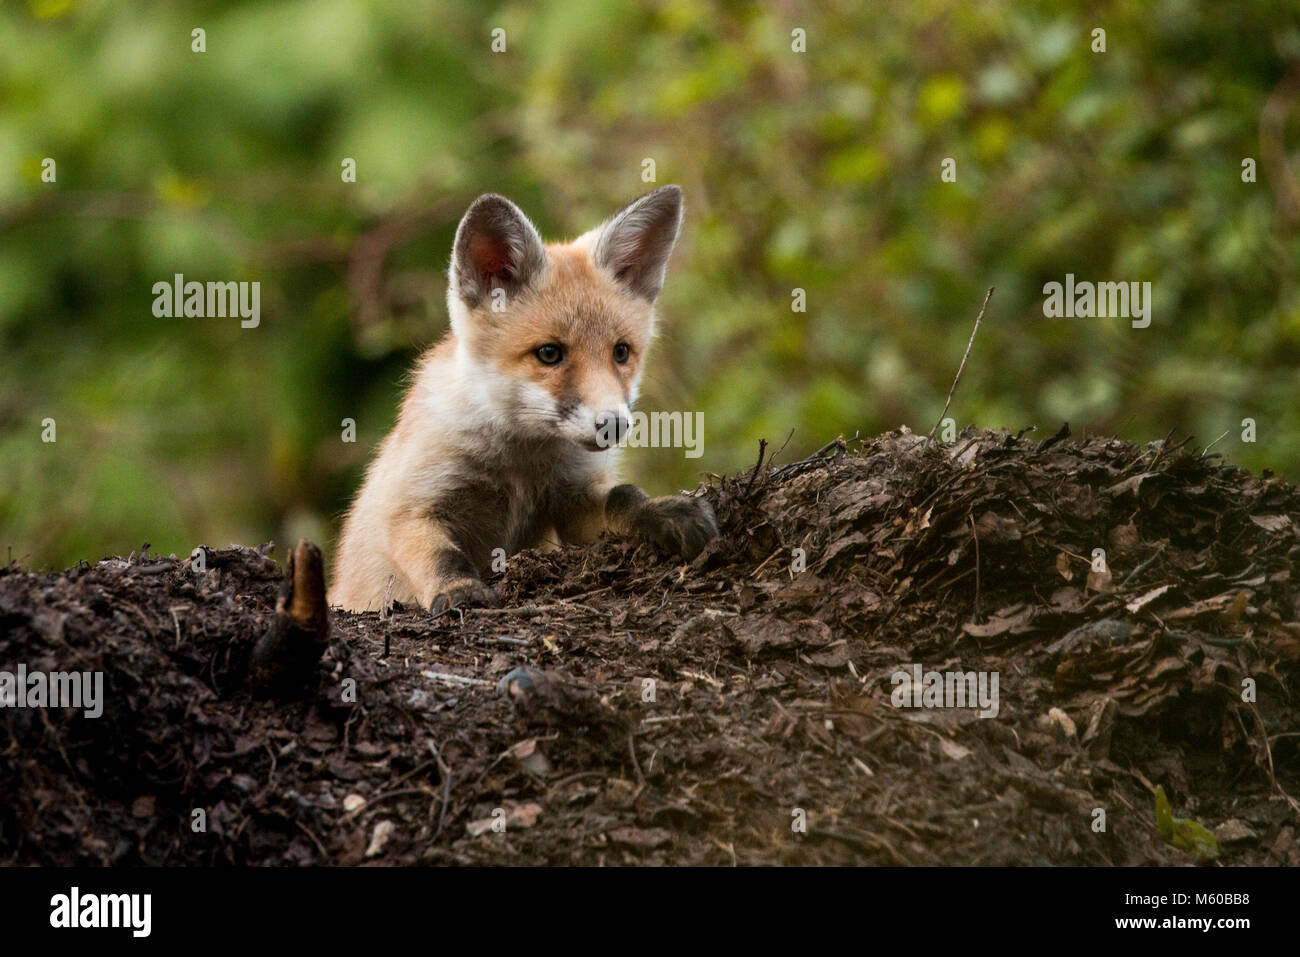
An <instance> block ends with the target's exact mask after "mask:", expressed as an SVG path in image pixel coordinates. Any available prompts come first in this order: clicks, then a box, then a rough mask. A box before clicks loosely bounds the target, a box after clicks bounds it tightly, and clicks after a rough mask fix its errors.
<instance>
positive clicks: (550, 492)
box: [329, 186, 718, 613]
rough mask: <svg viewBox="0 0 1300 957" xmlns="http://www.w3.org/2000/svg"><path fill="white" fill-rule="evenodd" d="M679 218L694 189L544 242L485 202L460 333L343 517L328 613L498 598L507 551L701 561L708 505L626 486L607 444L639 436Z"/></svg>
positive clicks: (442, 351)
mask: <svg viewBox="0 0 1300 957" xmlns="http://www.w3.org/2000/svg"><path fill="white" fill-rule="evenodd" d="M681 221H682V191H681V190H680V189H679V188H678V187H676V186H664V187H661V188H660V189H656V190H654V191H653V192H651V193H648V194H646V195H645V196H643V197H641V198H640V199H639V200H637V201H636V202H634V203H632V204H631V205H630V206H627V207H625V208H624V209H622V210H620V211H619V212H617V213H615V214H614V215H613V216H612V217H610V218H609V219H608V220H606V221H605V222H604V223H603V224H602V225H600V226H598V227H597V228H595V229H593V230H591V231H590V232H588V233H586V234H585V235H583V236H581V237H579V238H578V239H576V240H574V241H573V242H571V243H556V244H551V245H544V244H543V243H542V240H541V238H540V237H539V236H538V234H537V230H536V229H535V228H534V227H533V224H532V223H530V222H529V221H528V219H527V217H525V216H524V214H523V213H522V212H520V210H519V208H518V207H516V206H515V205H514V203H512V202H510V201H509V200H508V199H505V198H504V197H501V196H496V195H492V194H488V195H485V196H480V197H479V198H478V199H477V200H475V201H474V203H473V204H472V205H471V206H470V208H469V210H468V211H467V212H466V213H465V217H464V218H463V219H462V220H461V222H460V226H459V227H458V228H457V230H456V239H455V242H454V244H453V246H452V256H451V270H450V282H449V284H448V289H447V308H448V311H449V313H450V315H451V331H450V332H449V333H448V334H447V336H446V337H445V338H444V339H443V340H442V341H441V342H440V343H439V344H438V345H437V346H435V347H434V348H433V349H430V350H429V351H428V352H426V353H425V354H424V355H423V356H422V357H421V359H420V361H419V364H418V366H417V368H416V371H415V375H414V381H413V382H412V384H411V386H410V388H409V390H408V391H407V393H406V397H405V398H404V399H403V401H402V406H401V411H400V413H399V415H398V420H397V425H396V427H395V428H394V429H393V431H392V432H391V433H389V435H388V436H387V438H385V439H384V441H383V443H382V444H381V445H380V448H379V455H378V457H377V458H376V459H375V460H374V462H373V463H372V464H371V466H370V469H369V471H368V472H367V474H366V481H365V484H364V485H363V486H362V489H361V492H360V494H359V495H357V497H356V500H355V501H354V502H353V503H352V508H351V510H350V511H349V512H348V516H347V520H346V522H345V523H344V526H343V535H342V538H341V540H340V544H339V549H338V560H337V562H336V564H335V569H334V581H333V585H332V587H331V589H330V593H329V601H330V604H331V605H336V606H341V607H343V608H345V609H348V610H350V611H365V610H368V609H377V608H379V607H380V605H381V603H382V602H383V600H384V598H385V595H386V594H389V595H390V596H391V598H393V599H395V600H397V601H401V602H412V601H414V602H418V603H419V604H420V605H421V606H423V607H424V608H426V609H429V610H430V611H432V612H434V613H441V612H442V611H445V610H446V609H448V608H452V607H455V606H457V605H475V604H477V605H484V604H488V605H494V604H497V597H496V594H495V593H494V592H493V591H492V589H491V588H489V587H488V586H487V585H486V584H485V583H484V582H483V580H482V579H481V578H480V572H481V571H482V570H483V569H485V568H487V567H488V566H489V565H490V564H491V562H492V559H493V557H494V552H495V553H496V555H498V556H499V555H500V554H501V553H499V552H496V549H498V548H500V549H504V554H506V555H512V554H514V553H515V552H517V551H519V550H520V549H524V548H531V547H534V546H539V545H541V546H545V545H553V544H560V543H577V544H581V543H585V542H590V541H592V540H593V539H595V538H596V537H597V536H599V535H600V534H601V532H602V531H603V530H605V529H606V528H609V529H610V530H611V531H613V532H614V533H615V534H619V535H626V536H631V537H634V538H637V539H640V540H643V541H648V542H650V543H652V544H653V545H655V546H657V547H658V548H660V549H661V550H665V551H669V552H674V553H676V554H678V555H681V556H683V557H686V558H691V557H693V556H694V555H696V554H698V553H699V552H700V550H701V549H703V547H704V545H705V544H706V543H707V542H708V541H709V540H710V539H712V538H715V537H716V536H717V534H718V526H717V520H716V519H715V517H714V514H713V510H712V508H711V507H710V506H709V504H708V502H707V501H705V500H704V499H702V498H694V497H687V496H680V495H674V496H666V497H664V498H653V499H652V498H649V497H648V496H647V495H646V494H645V493H644V492H642V491H641V490H640V489H638V488H636V487H635V486H633V485H619V484H617V479H616V478H615V469H616V466H617V457H618V455H619V450H618V449H617V448H614V447H612V446H614V445H616V444H617V443H616V441H611V437H614V438H615V439H616V438H617V437H618V436H619V435H621V434H625V433H626V431H627V425H628V422H627V409H628V408H629V407H630V406H631V405H632V403H633V402H634V401H635V400H636V394H637V385H638V383H639V381H640V378H641V371H642V367H643V363H644V362H645V356H646V351H647V349H648V348H649V347H650V342H651V339H652V338H653V335H654V326H655V314H654V302H655V299H656V297H658V295H659V290H660V289H661V288H663V282H664V272H665V270H666V268H667V264H668V256H669V254H670V253H671V252H672V249H673V244H674V243H675V242H676V241H677V232H678V229H679V228H680V226H681ZM390 582H391V590H390Z"/></svg>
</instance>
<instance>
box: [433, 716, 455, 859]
mask: <svg viewBox="0 0 1300 957" xmlns="http://www.w3.org/2000/svg"><path fill="white" fill-rule="evenodd" d="M429 750H430V751H432V752H433V760H435V761H437V762H438V770H439V771H440V772H442V809H441V810H439V811H438V827H437V829H436V830H435V831H434V832H433V839H434V840H435V841H436V840H437V839H438V835H440V834H441V833H442V822H443V821H444V820H445V819H446V817H447V805H448V804H450V803H451V768H449V767H447V762H446V761H444V760H443V759H442V755H441V754H439V753H438V746H437V745H436V744H434V743H433V741H430V742H429Z"/></svg>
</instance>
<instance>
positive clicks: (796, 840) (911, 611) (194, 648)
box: [0, 431, 1300, 865]
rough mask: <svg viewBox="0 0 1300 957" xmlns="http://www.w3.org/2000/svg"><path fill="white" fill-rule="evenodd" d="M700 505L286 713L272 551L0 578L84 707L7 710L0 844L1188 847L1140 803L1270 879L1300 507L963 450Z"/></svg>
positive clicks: (1289, 789)
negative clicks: (993, 711) (269, 651)
mask: <svg viewBox="0 0 1300 957" xmlns="http://www.w3.org/2000/svg"><path fill="white" fill-rule="evenodd" d="M703 494H706V495H708V496H709V498H710V500H711V501H712V502H713V503H714V506H715V508H716V511H717V514H718V518H719V522H720V524H721V527H722V529H723V537H722V539H720V540H719V541H718V542H716V543H714V544H713V545H711V546H710V547H709V548H708V549H707V550H706V551H705V553H704V554H703V555H701V556H700V557H699V558H698V559H696V560H695V561H694V562H693V563H691V564H690V565H686V566H680V565H674V564H673V563H672V562H670V561H667V560H664V559H661V558H660V557H658V556H656V555H654V554H652V553H651V552H650V551H649V550H648V549H647V548H645V547H639V548H638V547H634V546H632V545H629V544H626V543H621V542H615V541H602V542H600V543H597V544H596V545H594V546H592V547H589V548H569V549H564V550H561V551H559V552H555V553H552V554H546V555H543V554H536V553H526V554H523V555H519V556H516V557H514V558H512V559H511V560H510V563H509V568H508V570H507V571H506V572H505V573H504V574H503V575H501V576H499V578H498V579H497V580H495V581H494V582H493V584H494V585H495V586H496V588H497V590H498V591H499V592H500V594H501V596H502V598H503V599H504V604H505V607H504V608H503V609H495V610H469V611H465V612H464V613H463V614H462V613H460V612H456V611H453V612H452V613H450V614H449V615H445V616H443V617H441V618H438V619H431V617H430V616H429V615H428V614H427V613H424V612H421V611H419V610H418V609H396V610H394V611H393V613H392V614H391V616H390V617H387V618H386V619H382V618H381V617H380V615H378V614H365V615H351V614H334V615H333V616H332V622H331V630H330V637H329V647H328V650H327V651H326V652H325V654H324V656H323V658H322V659H321V661H320V665H319V669H318V674H315V675H313V679H312V684H311V686H310V687H309V688H308V689H307V690H306V691H305V692H304V693H302V694H300V695H298V696H297V697H293V696H291V697H289V698H288V699H287V700H286V699H281V700H278V701H271V700H265V699H261V698H258V697H255V696H254V695H253V694H251V693H250V691H249V690H247V689H248V683H247V680H246V678H247V674H246V673H247V667H248V658H249V654H250V650H251V648H252V646H253V644H254V643H255V642H256V641H257V639H258V638H259V637H260V636H262V635H263V634H264V633H266V631H267V629H268V628H269V627H270V626H271V623H272V619H273V616H274V609H275V600H276V592H277V589H278V588H279V585H280V581H281V578H282V576H283V573H284V572H283V568H282V567H281V566H280V565H279V564H277V562H276V561H274V560H273V559H272V558H271V557H269V552H270V549H269V547H263V548H260V549H251V548H232V549H227V550H216V551H209V552H208V555H207V559H208V560H207V571H206V572H204V573H202V574H199V573H198V572H196V570H195V569H194V568H193V567H192V563H191V561H190V560H182V561H177V560H175V559H160V558H157V557H154V556H150V555H148V553H147V551H146V550H143V549H142V550H141V552H140V553H137V554H135V555H133V556H131V558H130V559H125V560H124V559H110V560H106V561H102V562H99V563H98V564H96V565H94V566H82V567H78V568H74V569H70V570H68V571H66V572H62V573H58V574H38V573H31V572H27V571H24V570H22V569H20V568H18V567H16V566H11V567H9V568H7V569H3V570H0V670H10V671H14V670H16V668H17V665H18V664H19V663H23V664H25V665H26V666H27V668H28V669H29V671H30V670H45V671H61V670H72V669H77V670H84V671H102V672H104V681H105V698H106V704H105V708H104V713H103V715H102V716H101V717H99V718H97V719H92V718H87V717H85V716H83V714H82V712H81V711H76V710H72V709H18V708H12V707H10V708H4V709H0V862H4V863H21V864H29V863H36V864H216V863H235V864H249V863H255V864H321V863H338V864H360V863H364V862H373V863H382V864H397V863H401V864H405V863H420V864H441V863H474V864H629V863H664V864H668V863H672V864H719V865H729V864H733V863H739V864H757V863H786V864H805V863H872V864H971V863H974V864H1182V863H1187V864H1192V863H1196V862H1197V861H1198V858H1197V857H1196V856H1194V854H1193V853H1192V852H1190V851H1186V850H1182V849H1179V848H1178V847H1175V846H1173V845H1171V844H1169V843H1166V842H1165V841H1164V840H1162V838H1161V836H1160V834H1159V833H1158V831H1157V828H1156V825H1155V820H1154V815H1153V807H1154V798H1153V793H1154V789H1155V787H1156V786H1157V785H1163V786H1164V789H1165V791H1166V792H1167V793H1168V795H1169V797H1170V800H1171V802H1172V804H1173V811H1174V814H1175V815H1176V816H1178V817H1185V818H1190V819H1194V820H1195V821H1197V822H1199V823H1200V824H1202V825H1204V826H1205V827H1206V828H1209V829H1211V830H1215V829H1217V833H1218V834H1219V838H1220V843H1219V847H1220V855H1219V857H1218V859H1217V862H1215V863H1217V864H1219V865H1223V864H1227V865H1233V864H1300V845H1298V844H1297V827H1298V826H1300V812H1298V809H1300V805H1297V803H1296V800H1295V799H1294V796H1295V795H1300V698H1298V695H1300V587H1298V584H1300V532H1298V531H1297V528H1298V523H1300V494H1298V493H1297V490H1296V489H1294V488H1292V487H1290V486H1288V485H1286V484H1285V483H1283V482H1281V481H1280V480H1278V479H1276V478H1272V477H1269V476H1267V475H1266V476H1265V477H1263V478H1259V477H1254V476H1251V475H1249V474H1248V473H1246V472H1244V471H1241V470H1238V469H1235V468H1232V467H1230V466H1225V465H1224V464H1223V463H1222V461H1220V460H1219V459H1218V458H1217V457H1216V456H1213V455H1210V456H1203V455H1198V454H1196V450H1195V449H1193V448H1189V443H1184V444H1183V446H1181V447H1176V446H1175V445H1174V444H1172V443H1169V442H1165V443H1150V444H1149V445H1146V446H1134V445H1131V444H1129V443H1126V442H1122V441H1119V440H1116V439H1105V438H1090V439H1087V440H1076V439H1072V438H1069V437H1067V436H1062V435H1058V436H1056V437H1054V438H1053V439H1048V440H1047V441H1044V442H1037V441H1030V440H1028V439H1026V438H1023V437H1019V436H1010V435H1007V434H1004V433H994V432H979V433H976V432H973V431H972V432H968V433H967V434H966V435H965V436H963V437H962V438H960V439H959V440H958V441H957V442H956V443H955V444H953V445H949V446H940V445H936V444H931V443H926V442H925V441H924V440H923V439H921V438H919V437H916V436H913V435H911V434H909V433H907V432H902V433H896V434H891V435H887V436H884V437H881V438H879V439H876V440H873V441H870V442H867V443H865V444H864V445H863V446H862V447H861V448H857V447H854V448H852V449H847V450H846V447H845V445H844V443H838V444H836V445H835V446H833V447H831V448H830V449H829V450H828V451H827V452H826V454H825V455H824V456H823V457H821V458H818V459H816V460H812V461H807V462H804V463H796V464H794V465H786V466H784V467H777V468H772V467H770V466H764V467H763V468H761V469H759V468H755V469H754V470H752V471H749V472H746V473H743V474H741V475H739V476H736V477H734V478H731V479H715V480H714V481H712V482H711V483H710V484H709V485H708V486H707V487H706V488H705V489H704V490H703ZM796 548H799V549H803V552H802V554H803V555H804V556H805V557H804V561H805V562H806V568H804V570H802V571H795V570H793V567H800V566H799V565H798V561H797V555H798V554H799V553H796V552H794V551H793V550H794V549H796ZM1098 548H1101V549H1105V560H1106V563H1107V570H1106V571H1105V572H1102V571H1093V570H1092V569H1091V562H1092V556H1093V553H1094V549H1098ZM792 566H793V567H792ZM914 663H915V664H920V665H922V666H923V667H924V670H925V671H939V672H948V671H978V672H996V673H997V675H998V678H999V693H1000V702H999V705H1000V708H999V713H998V714H997V715H996V717H991V718H981V717H979V715H978V711H977V708H976V707H955V708H895V707H894V706H893V705H892V704H891V693H892V692H893V691H894V688H895V685H894V682H893V680H892V676H893V675H895V673H897V672H900V671H901V672H910V670H911V666H912V665H913V664H914ZM521 666H524V667H526V668H527V669H529V670H526V671H524V672H518V673H516V674H515V675H514V677H513V678H511V679H510V680H508V681H506V682H505V683H504V686H503V687H501V688H498V683H499V682H500V681H501V679H502V678H503V677H506V676H507V675H509V674H510V673H512V672H514V670H515V669H517V668H520V667H521ZM445 676H455V677H445ZM457 678H459V679H461V680H460V681H457ZM1243 679H1251V681H1250V682H1247V683H1246V685H1245V686H1243ZM1250 687H1253V689H1254V695H1253V696H1252V695H1250V694H1246V695H1245V697H1247V698H1250V697H1253V698H1254V700H1243V689H1244V688H1245V690H1246V691H1249V689H1250ZM1052 709H1059V713H1057V712H1053V715H1054V716H1053V717H1050V718H1049V711H1052ZM498 809H500V810H499V811H498ZM1099 809H1100V810H1099ZM196 810H201V811H202V812H203V813H202V815H199V814H196V813H195V812H196ZM1101 811H1104V830H1102V829H1099V824H1100V823H1101V815H1100V812H1101ZM196 820H201V821H202V822H203V823H205V824H206V829H205V830H198V831H196V829H195V827H196V825H195V821H196ZM801 820H802V821H804V822H805V823H806V826H805V827H803V828H802V829H799V828H798V825H799V822H800V821H801ZM494 821H495V822H497V828H496V829H494V828H493V826H492V825H493V823H494ZM502 821H504V825H505V826H504V830H502V829H501V827H500V822H502Z"/></svg>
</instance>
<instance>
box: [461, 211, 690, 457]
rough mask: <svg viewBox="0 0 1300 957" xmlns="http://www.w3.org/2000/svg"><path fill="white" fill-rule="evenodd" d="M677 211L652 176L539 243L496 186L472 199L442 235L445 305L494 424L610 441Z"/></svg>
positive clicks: (637, 361)
mask: <svg viewBox="0 0 1300 957" xmlns="http://www.w3.org/2000/svg"><path fill="white" fill-rule="evenodd" d="M681 222H682V191H681V189H680V188H678V187H677V186H662V187H660V188H659V189H656V190H654V191H653V192H651V193H647V194H646V195H645V196H642V197H641V198H640V199H638V200H636V201H635V202H634V203H632V204H630V205H628V206H625V207H624V208H623V209H621V210H619V211H618V212H617V213H615V214H614V215H613V216H611V217H610V218H609V219H607V220H606V221H605V222H604V223H602V224H601V225H600V226H597V227H596V228H595V229H593V230H591V231H590V232H588V233H585V234H584V235H582V236H580V237H579V238H578V239H576V240H574V241H573V242H571V243H553V244H550V245H547V244H544V243H543V242H542V240H541V237H540V236H539V235H538V233H537V230H536V229H535V228H534V227H533V224H532V223H531V222H529V221H528V218H527V217H526V216H525V215H524V214H523V213H522V212H521V211H520V209H519V207H517V206H516V205H515V204H514V203H512V202H510V200H508V199H506V198H505V197H503V196H497V195H495V194H491V193H489V194H487V195H484V196H480V197H479V198H478V199H476V200H475V201H474V202H473V204H472V205H471V206H470V208H469V210H468V211H467V212H466V213H465V216H464V218H463V219H462V220H461V222H460V226H459V227H458V228H457V230H456V239H455V242H454V243H453V245H452V256H451V270H450V282H449V284H448V289H447V308H448V311H449V313H450V316H451V328H452V332H453V333H454V335H455V337H456V349H457V351H456V360H457V363H458V364H459V365H460V366H461V371H462V372H463V373H465V375H464V380H465V381H467V382H469V383H471V384H472V388H474V389H476V390H477V393H478V394H477V396H476V400H477V401H476V406H477V407H478V408H480V409H485V410H487V411H488V412H489V417H490V422H491V425H492V426H493V427H494V428H501V429H505V430H508V431H509V432H511V433H513V434H515V435H519V436H521V437H529V438H536V439H549V438H562V439H565V440H567V441H569V442H572V443H574V444H576V445H579V446H582V447H583V448H586V449H589V450H591V451H598V450H601V449H607V448H609V447H611V445H613V444H615V443H616V442H617V439H618V438H619V437H621V436H622V435H623V434H624V433H625V432H626V430H627V410H628V409H629V408H630V406H631V405H632V404H633V403H634V402H635V401H636V395H637V386H638V384H639V382H640V379H641V371H642V367H643V364H644V362H645V355H646V351H647V350H648V349H649V347H650V342H651V339H652V338H653V336H654V324H655V316H654V303H655V299H656V298H657V297H658V295H659V291H660V290H661V289H662V288H663V284H664V272H665V270H666V269H667V265H668V256H669V254H670V253H671V252H672V249H673V245H674V244H675V243H676V241H677V233H678V230H679V229H680V228H681Z"/></svg>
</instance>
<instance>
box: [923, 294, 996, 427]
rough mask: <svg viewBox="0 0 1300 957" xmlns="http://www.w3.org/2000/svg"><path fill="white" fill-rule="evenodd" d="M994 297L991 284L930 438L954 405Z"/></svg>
mask: <svg viewBox="0 0 1300 957" xmlns="http://www.w3.org/2000/svg"><path fill="white" fill-rule="evenodd" d="M992 298H993V287H992V286H989V291H988V292H986V293H985V294H984V304H983V305H982V306H980V312H979V315H978V316H976V317H975V328H974V329H972V330H971V331H970V341H969V342H967V343H966V352H965V353H964V354H963V355H962V357H961V365H959V366H958V367H957V375H956V376H954V377H953V380H952V388H951V389H949V390H948V401H947V402H945V403H944V404H943V411H942V412H940V413H939V422H936V423H934V428H933V429H931V430H930V435H929V438H931V439H933V438H934V433H935V431H936V430H937V429H938V428H939V423H940V422H942V421H943V417H944V416H945V415H947V414H948V406H950V405H952V394H953V393H954V392H956V391H957V383H958V382H960V381H961V374H962V372H963V371H964V370H965V368H966V360H967V359H969V358H970V350H971V346H973V345H975V335H976V334H977V333H978V332H979V331H980V322H981V321H982V320H983V319H984V310H985V309H987V308H988V305H989V300H990V299H992Z"/></svg>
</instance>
